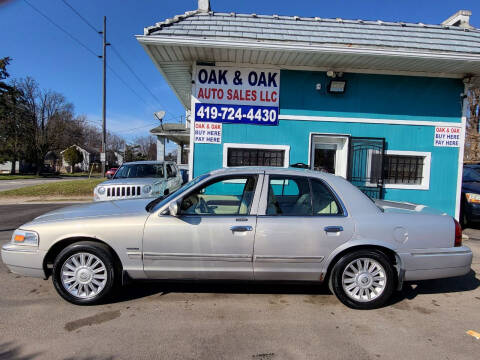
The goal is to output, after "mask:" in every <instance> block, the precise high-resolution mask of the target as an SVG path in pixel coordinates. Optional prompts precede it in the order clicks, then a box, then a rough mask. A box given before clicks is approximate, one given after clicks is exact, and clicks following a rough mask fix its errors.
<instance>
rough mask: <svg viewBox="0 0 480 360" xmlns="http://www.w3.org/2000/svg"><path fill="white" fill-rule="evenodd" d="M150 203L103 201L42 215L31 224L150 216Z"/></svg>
mask: <svg viewBox="0 0 480 360" xmlns="http://www.w3.org/2000/svg"><path fill="white" fill-rule="evenodd" d="M150 201H152V199H135V200H119V201H102V202H94V203H88V204H82V205H73V206H68V207H65V208H61V209H58V210H54V211H50V212H48V213H46V214H43V215H40V216H38V217H36V218H35V219H33V220H32V221H31V222H30V223H29V224H35V223H44V222H55V221H63V220H74V219H83V218H91V217H95V218H98V217H108V216H118V215H141V214H143V215H145V216H148V215H149V213H148V212H147V211H146V210H145V207H146V206H147V204H148V203H149V202H150Z"/></svg>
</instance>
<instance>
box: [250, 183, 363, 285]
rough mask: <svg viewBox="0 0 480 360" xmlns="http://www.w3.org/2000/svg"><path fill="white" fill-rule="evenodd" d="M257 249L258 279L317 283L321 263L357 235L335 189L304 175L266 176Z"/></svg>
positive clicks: (258, 227)
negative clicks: (354, 234) (334, 191)
mask: <svg viewBox="0 0 480 360" xmlns="http://www.w3.org/2000/svg"><path fill="white" fill-rule="evenodd" d="M260 204H261V205H260V207H259V216H258V219H257V231H256V238H255V248H254V262H253V266H254V277H255V280H304V281H310V280H313V281H315V280H319V279H320V276H321V273H322V262H323V261H324V260H325V259H326V258H327V257H328V255H329V254H330V253H331V252H332V251H333V250H334V249H335V248H337V247H338V246H339V245H340V244H342V243H344V242H346V241H348V240H349V239H350V238H351V237H352V235H353V229H354V225H353V222H352V219H351V218H350V217H348V215H347V213H346V210H345V209H344V207H343V205H342V203H341V202H340V200H339V199H338V198H337V197H336V196H335V194H334V193H333V191H332V190H331V188H330V187H329V186H328V185H327V184H326V183H325V182H324V181H323V180H320V179H317V178H311V179H310V178H309V177H306V176H284V175H269V176H265V180H264V186H263V191H262V199H261V201H260Z"/></svg>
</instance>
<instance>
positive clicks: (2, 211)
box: [0, 204, 480, 360]
mask: <svg viewBox="0 0 480 360" xmlns="http://www.w3.org/2000/svg"><path fill="white" fill-rule="evenodd" d="M62 206H65V205H58V204H50V205H40V204H36V205H5V206H0V244H3V243H5V242H7V241H9V238H10V236H11V232H12V231H13V229H15V228H16V227H17V226H19V225H20V224H22V223H24V222H26V221H28V220H30V219H32V218H33V217H35V216H37V215H39V214H42V213H44V212H46V211H49V210H52V209H54V208H58V207H62ZM466 233H468V234H469V237H470V239H469V240H467V241H465V244H466V245H468V246H470V247H471V248H472V250H473V251H474V260H473V265H472V271H471V272H470V273H469V274H468V275H467V276H465V277H462V278H453V279H443V280H434V281H424V282H419V283H415V284H406V285H405V287H404V290H403V291H402V292H400V293H398V294H396V296H395V297H394V299H393V300H392V301H391V303H390V304H389V305H388V306H386V307H384V308H381V309H378V310H374V311H355V310H351V309H348V308H346V307H345V306H343V305H342V304H341V303H340V302H339V301H338V300H337V299H336V298H335V297H334V296H333V295H331V294H330V292H329V291H328V290H326V289H325V288H324V287H320V286H318V287H317V286H303V285H302V286H292V285H269V284H243V283H242V284H201V283H196V284H191V283H190V284H165V283H138V284H133V285H130V286H128V287H126V288H124V289H123V292H122V293H121V294H119V295H118V296H117V297H116V298H115V299H114V300H113V301H112V302H110V303H108V304H105V305H101V306H90V307H79V306H75V305H71V304H69V303H67V302H65V301H63V300H62V299H61V298H60V297H59V296H58V295H57V294H56V292H55V290H54V288H53V285H52V283H51V281H50V280H48V281H44V280H41V279H32V278H22V277H20V276H17V275H14V274H11V273H8V272H7V269H6V267H5V266H4V265H3V263H1V262H0V359H157V358H158V359H257V360H258V359H262V360H264V359H345V358H354V359H399V358H402V359H414V358H422V359H478V357H479V353H480V340H477V339H475V338H474V337H472V336H470V335H468V334H466V331H468V330H476V331H478V332H480V311H479V309H480V275H479V274H480V230H473V229H468V230H467V231H466Z"/></svg>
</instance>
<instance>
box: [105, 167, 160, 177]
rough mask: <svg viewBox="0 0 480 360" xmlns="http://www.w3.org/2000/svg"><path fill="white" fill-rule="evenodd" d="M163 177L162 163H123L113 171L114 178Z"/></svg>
mask: <svg viewBox="0 0 480 360" xmlns="http://www.w3.org/2000/svg"><path fill="white" fill-rule="evenodd" d="M149 177H152V178H163V177H164V170H163V165H162V164H132V165H123V166H122V167H121V168H120V169H118V171H117V172H116V173H115V177H114V179H125V178H129V179H130V178H149Z"/></svg>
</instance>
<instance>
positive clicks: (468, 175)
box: [463, 167, 480, 182]
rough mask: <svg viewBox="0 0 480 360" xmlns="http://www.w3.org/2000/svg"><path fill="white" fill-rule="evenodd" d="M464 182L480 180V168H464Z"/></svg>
mask: <svg viewBox="0 0 480 360" xmlns="http://www.w3.org/2000/svg"><path fill="white" fill-rule="evenodd" d="M463 181H464V182H480V169H477V168H468V167H466V168H463Z"/></svg>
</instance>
